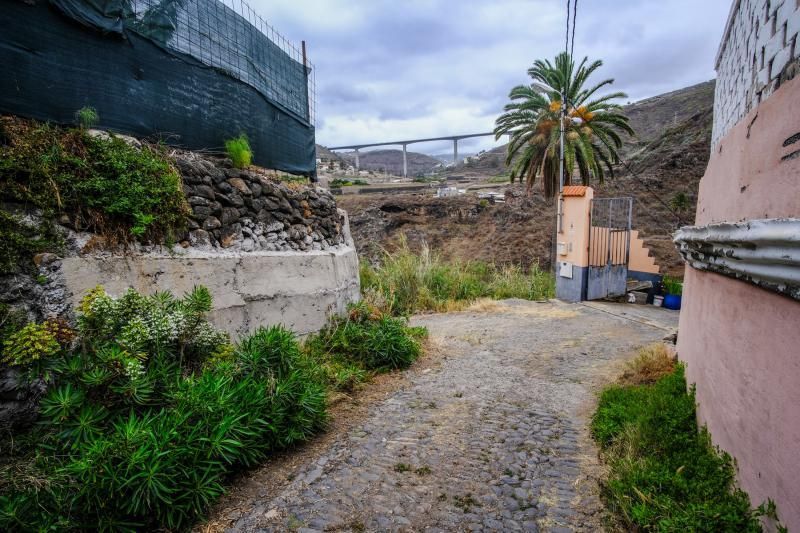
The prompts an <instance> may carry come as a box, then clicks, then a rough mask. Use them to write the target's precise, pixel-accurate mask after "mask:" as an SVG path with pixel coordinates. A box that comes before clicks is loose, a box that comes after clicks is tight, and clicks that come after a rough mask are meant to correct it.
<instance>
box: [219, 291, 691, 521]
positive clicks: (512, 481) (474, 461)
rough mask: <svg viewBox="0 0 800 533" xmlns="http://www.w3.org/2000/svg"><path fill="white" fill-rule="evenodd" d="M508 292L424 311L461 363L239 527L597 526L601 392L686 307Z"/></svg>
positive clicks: (423, 381)
mask: <svg viewBox="0 0 800 533" xmlns="http://www.w3.org/2000/svg"><path fill="white" fill-rule="evenodd" d="M634 307H636V308H639V307H642V308H643V307H644V306H614V305H612V304H599V305H598V306H597V307H587V306H582V305H568V304H561V303H556V302H553V303H533V302H523V301H517V300H508V301H504V302H501V303H500V304H496V305H494V304H492V305H490V306H489V308H488V309H486V310H485V311H481V312H471V311H467V312H461V313H449V314H441V315H428V316H422V317H417V318H416V319H415V320H414V322H415V323H416V324H419V325H425V326H427V327H428V328H429V330H430V333H431V336H432V338H433V342H434V343H436V344H437V345H438V348H439V349H441V350H444V351H445V352H446V354H447V359H446V360H445V361H444V362H443V364H442V365H441V367H439V368H437V369H433V370H430V371H428V372H426V373H423V374H420V375H418V376H415V377H414V378H413V380H412V382H411V385H410V386H408V387H406V388H405V389H404V390H400V391H398V392H396V393H394V394H393V395H392V396H391V397H389V398H388V399H387V400H386V401H383V402H381V403H378V404H376V405H374V407H373V408H372V410H371V412H370V415H369V417H368V418H367V420H366V421H365V422H364V423H363V424H361V425H360V426H359V427H357V428H356V429H355V430H353V431H351V432H349V433H348V434H346V435H342V436H340V437H339V438H338V439H337V440H336V441H335V442H334V443H333V445H332V446H330V447H329V448H328V449H327V450H325V451H324V453H323V454H322V455H320V456H318V457H316V458H315V460H313V461H311V462H309V463H308V464H307V465H304V466H303V467H302V468H301V469H300V474H299V475H297V476H296V477H295V478H294V479H293V480H292V481H291V482H290V483H288V484H287V485H285V486H284V487H283V488H282V489H281V492H280V493H278V494H275V495H273V496H272V497H271V498H270V499H266V500H264V501H257V502H253V504H254V506H253V508H252V509H251V510H250V511H249V512H246V513H244V514H242V515H241V516H239V517H238V519H237V520H235V521H234V522H233V524H232V527H231V530H233V531H263V530H266V531H287V530H296V531H305V532H311V531H499V530H507V531H553V532H559V531H596V530H598V529H600V528H601V524H602V515H601V503H600V501H599V498H598V496H597V483H596V481H595V479H596V477H595V476H596V473H597V468H598V465H597V459H596V457H597V453H596V450H595V448H594V447H593V445H592V443H591V441H590V439H589V437H588V433H587V424H588V418H589V416H590V414H591V408H592V402H593V400H594V397H595V393H596V390H597V388H598V387H599V386H600V385H601V384H602V383H604V382H606V381H608V380H610V379H612V377H613V376H614V375H616V374H617V373H618V371H619V369H620V366H621V363H622V362H623V361H624V360H625V359H626V358H628V357H630V356H631V355H632V353H633V351H634V350H635V349H636V348H637V347H639V346H641V345H644V344H647V343H649V342H653V341H657V340H661V339H662V338H663V337H664V336H665V335H667V334H668V333H669V330H670V328H672V327H673V326H675V325H676V324H677V315H676V314H671V313H670V312H668V311H666V310H661V309H655V308H650V309H646V310H644V309H643V310H642V311H637V312H639V313H641V312H644V313H645V314H646V315H647V316H645V317H644V318H642V316H629V317H627V318H624V317H621V316H618V315H620V314H621V313H629V310H630V309H632V308H634Z"/></svg>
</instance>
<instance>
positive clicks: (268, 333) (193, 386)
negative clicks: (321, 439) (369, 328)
mask: <svg viewBox="0 0 800 533" xmlns="http://www.w3.org/2000/svg"><path fill="white" fill-rule="evenodd" d="M210 308H211V299H210V296H209V294H208V291H206V290H205V289H203V288H195V289H194V290H193V291H192V292H191V293H189V294H187V295H185V296H184V297H183V298H180V299H179V298H175V297H173V296H172V295H169V294H166V293H161V294H156V295H153V296H142V295H140V294H137V293H135V292H133V291H129V292H127V293H126V294H124V295H123V296H122V297H120V298H117V299H114V298H111V297H109V296H108V295H107V294H106V293H105V291H103V290H102V289H101V288H97V289H95V290H93V291H92V292H91V293H90V295H89V296H87V298H85V299H84V300H83V302H82V303H81V306H80V309H79V311H80V316H79V322H80V333H81V338H80V342H79V343H76V345H75V349H72V350H61V351H59V352H58V353H57V354H50V357H52V358H53V359H55V360H56V365H55V366H54V369H53V372H54V375H55V379H54V384H53V385H52V386H51V388H50V390H49V391H48V392H47V394H46V395H45V397H44V398H43V399H42V401H41V405H40V418H41V424H40V425H39V426H38V427H37V428H34V429H33V430H32V432H31V434H30V435H28V436H25V435H23V436H20V437H18V438H17V440H19V439H20V438H22V439H23V440H25V439H27V440H28V441H30V442H33V443H35V444H34V445H32V446H31V447H29V449H28V450H23V451H21V452H20V451H18V450H17V451H15V453H16V454H17V456H16V457H12V458H8V457H6V458H5V460H12V461H16V464H15V466H14V467H13V468H6V469H2V471H3V475H2V478H4V479H0V484H1V485H2V486H3V487H4V488H10V490H4V491H3V495H2V496H0V529H2V530H5V531H19V530H40V529H58V530H61V529H87V530H95V529H98V530H110V529H114V530H116V529H162V528H166V529H182V528H185V527H187V526H188V525H190V524H191V522H192V521H193V520H194V518H195V517H197V516H198V515H199V514H200V513H202V512H203V511H204V510H205V509H206V508H207V507H208V505H209V503H210V502H211V501H213V500H214V499H215V498H216V497H217V496H219V495H220V494H221V493H222V491H223V483H224V481H225V480H226V478H227V476H229V475H230V474H231V473H232V472H235V471H236V470H238V469H241V468H243V467H248V466H252V465H254V464H257V463H258V462H259V461H261V460H263V459H264V458H265V457H266V456H267V454H269V453H270V452H271V451H273V450H276V449H278V448H282V447H285V446H289V445H292V444H294V443H297V442H299V441H302V440H305V439H307V438H309V437H310V436H311V435H312V434H313V433H314V432H315V431H317V430H318V429H319V428H320V427H322V424H323V423H324V421H325V389H324V387H323V385H322V383H321V382H320V381H319V380H318V379H317V378H316V372H315V369H314V368H313V367H310V366H309V363H310V361H309V360H308V359H306V358H304V357H303V355H302V353H301V351H300V350H299V347H298V345H297V342H296V340H295V338H294V336H293V335H292V334H291V333H290V332H288V331H286V330H284V329H282V328H270V329H268V330H267V329H261V330H258V331H256V332H255V333H253V334H252V335H250V336H248V337H246V338H244V339H243V340H242V343H241V344H240V346H238V347H235V348H234V347H231V346H230V345H229V344H228V343H227V336H225V335H222V334H220V333H218V332H216V330H214V329H213V328H212V327H211V326H210V325H209V324H208V323H207V322H206V321H205V316H204V313H205V312H206V311H207V310H208V309H210ZM48 328H49V329H48ZM54 330H55V331H56V332H55V333H52V331H54ZM33 331H35V335H32V334H31V333H30V332H33ZM23 332H25V333H24V334H23ZM62 333H63V332H62V331H61V329H59V328H57V327H55V326H53V325H48V326H37V325H33V326H26V328H24V329H23V330H22V331H21V332H20V334H19V335H20V336H24V337H36V338H38V336H40V335H45V334H48V335H51V336H50V337H48V340H47V342H46V343H45V344H43V346H44V347H45V348H47V350H50V351H52V350H54V349H55V348H56V346H58V344H57V342H56V340H55V338H56V337H57V336H58V335H61V334H62ZM201 337H205V340H199V338H201ZM12 339H14V342H16V337H14V336H12ZM211 340H213V342H211ZM217 342H220V343H222V344H220V345H218V346H216V348H212V346H213V345H214V344H215V343H217ZM54 343H55V344H54ZM184 351H185V352H186V354H187V357H182V355H181V354H182V353H184ZM13 353H16V352H12V354H13ZM37 353H38V351H37ZM189 354H191V357H188V355H189ZM25 357H26V358H27V359H31V358H32V357H33V356H29V355H26V356H25ZM39 357H42V355H41V354H40V355H39ZM18 359H20V360H22V359H23V358H22V357H21V356H20V357H18ZM18 465H23V466H22V467H20V466H18ZM23 475H24V476H25V479H36V480H37V482H36V483H25V482H24V480H23V479H22V478H20V476H23Z"/></svg>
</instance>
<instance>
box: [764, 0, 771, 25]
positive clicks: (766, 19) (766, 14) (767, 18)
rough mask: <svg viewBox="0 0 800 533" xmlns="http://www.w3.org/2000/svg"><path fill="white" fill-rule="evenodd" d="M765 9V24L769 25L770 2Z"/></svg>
mask: <svg viewBox="0 0 800 533" xmlns="http://www.w3.org/2000/svg"><path fill="white" fill-rule="evenodd" d="M764 7H765V9H764V23H767V22H769V8H770V7H771V6H770V1H769V0H767V3H766V4H765V5H764Z"/></svg>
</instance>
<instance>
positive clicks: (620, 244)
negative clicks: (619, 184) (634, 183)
mask: <svg viewBox="0 0 800 533" xmlns="http://www.w3.org/2000/svg"><path fill="white" fill-rule="evenodd" d="M632 209H633V198H595V199H593V200H592V208H591V214H590V218H589V272H588V275H587V276H586V278H585V279H586V283H587V287H586V299H587V300H599V299H601V298H607V297H609V296H622V295H624V294H625V286H626V282H627V278H628V256H629V254H630V243H631V212H632Z"/></svg>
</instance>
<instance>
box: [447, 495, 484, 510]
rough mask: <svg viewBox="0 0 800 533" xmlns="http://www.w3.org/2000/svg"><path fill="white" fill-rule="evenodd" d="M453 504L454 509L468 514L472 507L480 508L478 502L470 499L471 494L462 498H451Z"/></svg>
mask: <svg viewBox="0 0 800 533" xmlns="http://www.w3.org/2000/svg"><path fill="white" fill-rule="evenodd" d="M453 502H454V505H455V506H456V507H458V508H459V509H461V510H462V511H464V512H465V513H468V512H469V511H470V509H471V508H472V507H480V503H478V500H476V499H475V498H473V497H472V493H470V492H468V493H466V494H465V495H464V496H453Z"/></svg>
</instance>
